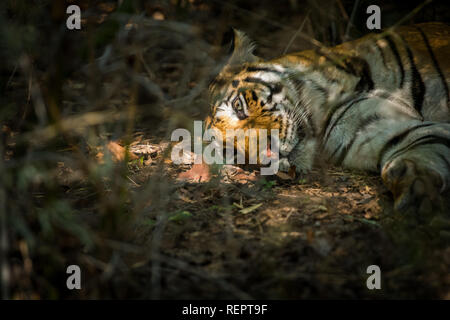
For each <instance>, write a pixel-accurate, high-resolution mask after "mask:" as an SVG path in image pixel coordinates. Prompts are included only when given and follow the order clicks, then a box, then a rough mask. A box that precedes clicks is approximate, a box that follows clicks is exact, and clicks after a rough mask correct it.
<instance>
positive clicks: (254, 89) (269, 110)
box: [206, 30, 300, 157]
mask: <svg viewBox="0 0 450 320" xmlns="http://www.w3.org/2000/svg"><path fill="white" fill-rule="evenodd" d="M233 47H234V48H233V52H232V54H231V56H230V58H229V59H228V62H227V64H226V65H225V66H224V68H223V69H222V71H221V72H220V73H219V75H218V76H217V77H216V79H215V80H214V81H213V82H212V83H211V85H210V87H209V93H210V106H211V109H210V115H209V117H208V118H207V120H206V126H207V128H214V129H218V130H219V131H220V132H221V133H222V135H223V136H224V137H225V134H226V130H227V129H235V130H236V129H244V130H247V129H256V130H257V131H258V130H259V129H266V130H267V132H268V133H270V132H271V129H278V130H279V131H278V132H279V152H280V156H281V157H283V156H286V155H288V154H289V153H290V152H291V151H292V149H293V148H294V146H295V145H296V144H297V142H298V140H299V136H298V132H297V131H298V126H299V118H300V117H299V116H298V115H296V113H295V112H296V106H295V101H298V100H299V99H298V96H297V90H296V89H295V87H294V86H293V85H292V83H291V82H290V81H289V80H288V78H289V76H288V74H287V72H286V70H285V68H284V67H282V66H281V65H277V64H273V63H270V64H269V63H266V62H264V61H263V60H262V59H260V58H258V57H256V56H255V55H254V54H253V50H254V45H253V44H252V42H251V41H250V40H249V38H248V37H247V36H246V35H245V34H244V33H242V32H241V31H237V30H234V40H233ZM246 148H247V149H246V152H248V144H246Z"/></svg>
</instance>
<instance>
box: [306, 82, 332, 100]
mask: <svg viewBox="0 0 450 320" xmlns="http://www.w3.org/2000/svg"><path fill="white" fill-rule="evenodd" d="M306 81H307V82H310V83H311V84H312V86H313V87H314V88H315V89H317V90H319V91H320V92H321V93H322V94H323V95H324V96H325V98H326V99H328V91H327V89H325V88H324V87H322V86H321V85H320V84H318V83H317V82H316V81H314V80H311V79H308V80H306Z"/></svg>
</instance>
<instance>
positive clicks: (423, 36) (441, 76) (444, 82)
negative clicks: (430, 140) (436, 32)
mask: <svg viewBox="0 0 450 320" xmlns="http://www.w3.org/2000/svg"><path fill="white" fill-rule="evenodd" d="M416 29H417V30H419V32H420V34H421V35H422V39H423V42H425V46H426V47H427V50H428V53H429V54H430V57H431V60H432V61H433V65H434V68H435V69H436V71H437V73H438V75H439V78H440V79H441V81H442V84H443V86H444V91H445V94H446V95H447V108H450V105H449V99H450V97H449V89H448V85H447V81H445V77H444V73H443V72H442V70H441V68H440V67H439V63H438V62H437V59H436V56H435V55H434V52H433V49H432V48H431V45H430V42H429V41H428V38H427V36H426V35H425V33H424V32H423V30H422V29H421V28H419V27H418V26H416Z"/></svg>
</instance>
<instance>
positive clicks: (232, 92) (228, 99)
mask: <svg viewBox="0 0 450 320" xmlns="http://www.w3.org/2000/svg"><path fill="white" fill-rule="evenodd" d="M235 92H236V91H231V93H230V95H229V96H228V97H227V102H230V99H231V97H232V96H233V95H234V94H235Z"/></svg>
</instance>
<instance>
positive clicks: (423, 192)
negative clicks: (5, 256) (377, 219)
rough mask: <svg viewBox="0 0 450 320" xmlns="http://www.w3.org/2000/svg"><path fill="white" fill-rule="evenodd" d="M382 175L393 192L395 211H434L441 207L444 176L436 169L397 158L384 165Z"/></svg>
mask: <svg viewBox="0 0 450 320" xmlns="http://www.w3.org/2000/svg"><path fill="white" fill-rule="evenodd" d="M381 177H382V179H383V182H384V184H385V185H386V186H387V188H388V189H389V190H390V191H391V192H392V194H393V195H394V201H395V202H394V209H395V210H396V211H399V212H414V213H418V214H431V213H434V211H436V210H441V207H442V199H441V196H440V190H441V188H442V179H441V177H440V175H439V174H438V173H437V172H436V171H434V170H432V169H429V168H424V167H421V166H419V165H418V164H417V163H415V162H414V161H411V160H408V159H398V160H394V161H392V162H390V163H389V164H388V165H386V166H385V167H384V168H383V170H382V173H381Z"/></svg>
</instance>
